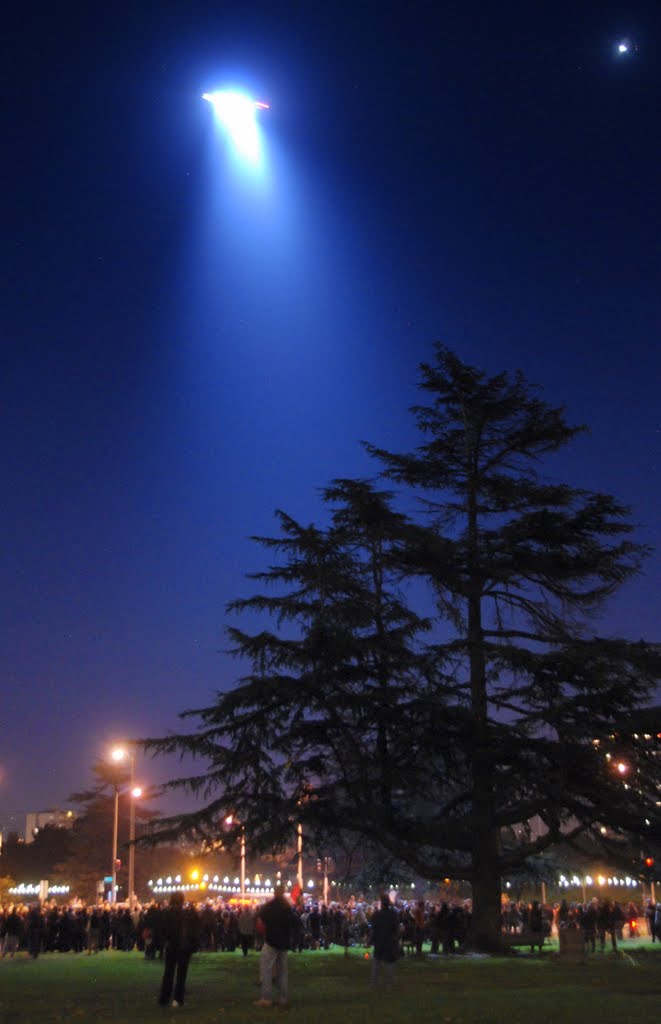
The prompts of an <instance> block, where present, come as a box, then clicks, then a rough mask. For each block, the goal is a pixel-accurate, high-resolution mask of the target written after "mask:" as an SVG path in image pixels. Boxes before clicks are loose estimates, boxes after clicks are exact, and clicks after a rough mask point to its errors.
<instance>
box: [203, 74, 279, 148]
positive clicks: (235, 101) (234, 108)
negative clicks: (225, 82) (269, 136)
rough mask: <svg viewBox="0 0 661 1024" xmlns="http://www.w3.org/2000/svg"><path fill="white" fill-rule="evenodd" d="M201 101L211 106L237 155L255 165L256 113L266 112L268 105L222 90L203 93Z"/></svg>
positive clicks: (256, 142)
mask: <svg viewBox="0 0 661 1024" xmlns="http://www.w3.org/2000/svg"><path fill="white" fill-rule="evenodd" d="M202 99H203V100H207V102H209V103H210V104H211V105H212V107H213V109H214V111H215V114H216V117H217V118H218V120H219V121H220V123H221V124H222V126H223V128H224V130H225V132H226V133H227V135H228V137H229V139H230V141H231V143H232V145H233V147H234V149H235V150H236V151H237V153H238V154H239V155H240V156H242V157H244V159H246V160H249V161H250V162H251V163H255V162H256V161H257V160H258V159H259V155H260V141H259V126H258V124H257V111H258V110H268V103H261V102H255V100H253V99H251V98H250V97H249V96H246V95H244V94H243V93H240V92H232V91H229V90H224V89H221V90H219V91H218V92H205V93H204V94H203V95H202Z"/></svg>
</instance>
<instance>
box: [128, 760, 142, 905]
mask: <svg viewBox="0 0 661 1024" xmlns="http://www.w3.org/2000/svg"><path fill="white" fill-rule="evenodd" d="M131 768H133V762H132V761H131ZM131 774H132V772H131ZM141 796H142V789H141V788H140V786H134V787H133V788H132V789H131V804H130V813H129V909H130V910H133V907H134V905H135V802H136V800H139V799H140V797H141Z"/></svg>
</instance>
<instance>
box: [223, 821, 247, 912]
mask: <svg viewBox="0 0 661 1024" xmlns="http://www.w3.org/2000/svg"><path fill="white" fill-rule="evenodd" d="M234 820H235V819H234V815H232V814H230V815H228V816H227V818H225V824H226V825H231V824H232V823H233V822H234ZM238 824H241V823H240V822H238ZM240 850H241V899H244V898H245V895H246V830H245V828H244V827H243V825H241V846H240Z"/></svg>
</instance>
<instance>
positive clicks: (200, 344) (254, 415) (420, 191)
mask: <svg viewBox="0 0 661 1024" xmlns="http://www.w3.org/2000/svg"><path fill="white" fill-rule="evenodd" d="M10 7H11V9H10V10H9V11H5V12H4V15H3V20H4V25H3V29H2V33H1V35H2V42H1V43H0V46H1V47H2V50H3V53H2V61H1V62H0V64H1V66H2V68H3V70H2V72H0V74H1V75H2V77H3V82H2V108H3V121H2V125H3V126H2V146H1V148H0V162H1V166H2V218H1V221H0V223H1V233H0V239H1V244H2V257H1V284H0V289H1V295H0V299H1V302H0V330H1V338H2V350H1V352H2V363H1V365H2V385H3V386H2V411H1V414H0V415H1V423H2V427H1V430H2V433H1V437H2V443H1V446H0V459H1V466H2V500H1V504H0V535H1V544H2V575H1V584H0V585H1V587H2V595H1V606H0V607H1V620H0V659H1V661H0V672H1V675H0V679H1V681H2V682H1V687H2V701H1V705H0V707H1V719H0V720H1V723H2V730H1V734H0V814H7V813H22V812H25V811H28V810H36V809H40V808H45V807H48V806H52V805H58V804H62V803H64V801H65V800H66V797H67V796H68V794H69V793H70V792H71V791H72V790H74V789H76V788H80V787H81V786H82V785H85V784H86V783H87V782H88V781H89V779H90V766H91V763H92V761H93V760H94V758H95V757H96V756H97V755H101V754H103V753H104V751H105V750H106V748H107V744H108V742H109V741H111V740H113V739H118V738H122V737H127V736H128V737H131V736H140V735H159V734H163V733H165V732H167V731H169V730H171V729H173V728H176V727H177V724H178V723H177V718H176V716H177V713H178V712H179V711H181V710H182V709H184V708H186V707H191V706H194V707H195V706H204V705H205V704H207V703H209V702H210V700H211V698H212V695H213V693H214V691H215V690H217V689H223V688H226V687H228V686H230V685H231V684H232V682H233V680H235V679H236V675H237V671H238V669H237V666H236V665H235V664H234V663H233V662H232V661H231V660H229V659H228V658H227V657H226V656H225V655H223V654H222V653H220V652H221V650H222V648H223V646H224V644H225V639H224V636H223V624H224V622H226V621H227V620H226V618H225V613H224V607H225V603H226V602H227V601H228V600H230V599H232V598H235V597H238V596H240V595H244V594H247V593H248V592H249V587H250V585H249V584H248V583H247V582H246V581H245V579H244V576H245V573H246V572H248V571H250V570H254V569H256V568H259V567H260V566H261V564H262V562H261V559H262V557H263V556H262V553H261V551H260V550H259V549H258V548H257V547H256V546H255V545H254V544H252V543H251V542H250V541H249V540H248V537H249V535H250V534H253V533H262V534H263V533H270V532H272V530H273V529H274V521H273V510H274V509H275V508H277V507H280V508H284V509H286V510H287V511H288V512H290V513H291V514H293V515H294V516H296V517H299V518H301V519H303V520H305V521H308V520H312V519H318V518H319V516H320V513H321V510H320V503H319V497H318V488H319V487H321V486H322V485H323V484H325V483H326V482H327V481H328V480H330V479H331V478H333V477H335V476H340V475H342V476H349V475H357V474H363V475H365V474H370V473H373V472H374V471H375V468H376V467H375V466H374V465H373V464H371V463H370V461H369V460H368V459H367V456H366V455H365V454H364V452H363V451H362V449H361V448H360V445H359V441H360V440H361V439H365V440H370V441H372V442H374V443H377V444H380V445H383V446H390V447H393V448H396V449H406V448H407V447H409V446H411V445H412V444H413V443H415V440H416V435H415V431H414V428H413V424H412V421H411V418H410V416H409V414H408V412H407V409H408V407H409V406H410V405H411V404H412V403H413V402H414V401H416V400H417V395H416V391H415V382H416V379H417V365H418V363H419V362H420V361H421V360H422V359H425V358H430V356H431V351H432V349H431V346H432V343H433V341H434V340H442V341H443V342H444V343H446V344H447V345H449V346H450V347H452V348H454V349H456V351H457V352H458V353H459V355H460V356H461V357H462V358H464V359H465V360H467V361H469V362H472V363H475V364H477V365H480V366H482V367H484V368H485V369H487V370H488V371H490V372H497V371H500V370H502V369H515V368H521V369H523V370H524V372H525V373H526V375H527V376H528V377H529V378H530V379H531V380H532V381H534V382H536V383H539V384H540V385H542V387H543V389H544V395H545V397H546V398H547V400H549V401H551V402H554V403H565V404H566V405H567V406H568V409H569V413H570V419H571V420H572V421H575V422H585V423H587V424H589V426H590V427H591V428H592V429H591V433H590V434H589V435H587V436H585V437H583V438H581V439H580V441H579V442H578V443H577V444H575V445H574V446H573V448H572V450H571V452H569V453H567V454H566V455H563V456H562V457H559V458H557V459H556V460H555V461H554V463H553V465H552V466H551V467H549V468H550V469H552V470H553V471H556V470H557V471H558V472H559V473H561V474H562V475H563V476H564V477H565V478H566V479H568V480H569V481H570V482H571V483H574V484H585V485H586V486H589V487H593V488H598V489H603V490H608V491H612V492H614V493H615V494H616V496H617V497H618V498H620V499H621V500H623V501H625V502H627V503H629V504H631V505H632V506H633V509H634V518H635V520H636V521H637V522H639V523H640V524H641V528H640V533H639V536H640V538H641V539H643V540H645V541H647V542H649V543H651V544H658V542H659V541H660V540H661V536H660V535H661V529H660V527H659V509H660V508H661V478H660V473H659V465H660V458H661V410H660V408H659V387H660V383H661V375H660V373H659V371H660V368H661V365H660V364H661V359H660V349H659V328H660V320H661V287H660V284H661V280H660V277H661V275H660V270H661V190H660V189H659V168H660V166H661V144H660V141H659V140H660V133H661V7H660V6H659V4H658V3H655V2H650V3H648V4H642V3H639V4H637V3H635V2H629V3H624V2H623V3H621V4H609V3H604V2H595V3H591V2H582V3H580V4H573V3H572V4H569V3H553V4H547V3H545V4H542V3H535V2H530V0H527V2H521V3H515V2H511V3H505V4H495V3H491V2H485V3H471V2H466V3H462V4H444V3H442V2H441V0H438V2H432V0H430V2H429V3H415V2H411V0H409V2H394V0H393V2H390V3H389V2H385V0H382V2H381V3H373V2H371V0H356V2H355V3H349V2H346V3H338V4H330V3H324V2H323V0H321V2H319V3H309V2H307V3H300V4H298V3H293V2H292V3H278V2H277V0H272V2H271V3H268V4H266V3H259V2H257V3H250V4H245V3H231V2H228V3H207V4H201V3H195V2H192V0H188V2H185V3H183V2H181V3H167V2H161V3H153V4H152V3H150V2H144V0H139V2H133V3H131V4H124V3H121V2H120V3H117V2H113V3H109V2H108V3H106V2H101V0H99V2H94V3H82V2H80V0H78V2H77V3H66V2H65V3H57V4H46V3H41V4H31V3H30V2H29V0H28V2H24V3H21V4H17V3H15V4H12V5H10ZM621 39H626V40H627V41H628V43H627V45H628V46H629V49H628V51H627V53H626V54H623V55H618V53H617V44H618V43H619V41H620V40H621ZM226 84H234V85H241V86H243V87H245V88H246V89H247V90H248V91H249V92H250V93H251V94H252V95H253V96H254V97H255V98H257V99H263V100H265V101H267V102H268V103H270V105H271V107H270V110H268V111H264V112H263V113H262V114H260V125H261V128H262V131H263V138H264V154H265V160H266V161H267V168H266V171H265V172H264V175H263V177H262V178H260V180H257V176H256V175H255V174H254V173H253V172H250V173H249V172H248V171H245V173H244V169H242V167H241V166H240V165H239V164H238V163H237V162H236V160H235V159H234V158H233V156H232V154H231V152H230V151H229V150H228V148H227V146H226V144H225V143H224V142H223V139H222V138H221V136H220V135H219V132H218V128H217V125H216V124H215V122H214V118H213V112H212V110H211V108H210V106H209V104H206V103H204V102H203V101H202V99H201V94H202V93H203V92H205V91H208V90H213V89H216V88H220V87H222V86H223V85H226ZM660 576H661V560H660V559H659V556H658V555H657V556H655V557H654V558H652V559H651V561H650V562H649V563H648V565H647V571H646V575H645V576H644V577H643V578H641V579H640V580H639V581H637V582H636V583H634V584H632V585H630V586H628V587H627V589H626V590H625V591H624V592H623V593H622V594H621V596H620V597H619V598H618V600H617V601H616V602H615V603H614V604H613V605H612V606H611V608H610V610H609V613H608V615H607V617H606V619H605V621H604V622H603V623H602V624H601V628H602V629H603V630H606V631H609V632H614V633H620V634H624V635H628V636H631V637H634V638H638V637H639V636H641V635H642V636H647V637H648V638H650V639H654V638H656V639H658V638H659V628H658V601H659V582H660ZM163 771H164V766H163V765H161V764H159V763H157V764H156V765H154V764H152V763H151V762H146V763H144V764H141V765H140V766H139V772H140V774H141V778H142V779H143V780H144V781H145V782H148V781H150V779H154V778H156V777H162V776H163ZM166 774H167V772H166Z"/></svg>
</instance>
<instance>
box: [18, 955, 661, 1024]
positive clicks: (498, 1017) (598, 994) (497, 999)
mask: <svg viewBox="0 0 661 1024" xmlns="http://www.w3.org/2000/svg"><path fill="white" fill-rule="evenodd" d="M289 963H290V967H289V979H290V1007H289V1009H288V1010H280V1009H273V1010H271V1009H266V1010H264V1009H260V1008H258V1007H255V1006H253V1000H254V999H256V998H257V997H258V995H259V989H258V986H257V971H258V957H257V955H256V954H254V953H251V954H250V955H249V956H248V958H247V959H244V958H243V957H242V956H241V955H240V954H239V953H236V954H228V953H225V954H223V953H220V954H218V953H216V954H213V953H204V954H198V955H197V956H196V957H194V959H193V963H192V965H191V970H190V974H189V984H188V991H187V997H186V1005H185V1006H184V1007H180V1008H178V1009H171V1008H167V1009H164V1008H161V1007H158V1006H157V1005H156V993H157V990H158V986H159V982H160V977H161V971H162V965H161V963H160V962H158V961H156V962H149V961H146V960H145V959H144V957H143V956H141V955H140V954H139V953H138V952H133V953H118V952H114V951H110V952H104V953H100V954H99V955H97V956H87V955H85V954H77V955H76V954H69V953H63V954H59V953H53V954H49V955H47V956H43V957H40V958H39V959H38V960H36V961H31V960H28V959H27V958H26V956H25V955H24V954H21V955H17V957H16V958H15V959H14V960H3V961H0V1024H53V1022H62V1024H64V1022H67V1024H69V1022H70V1024H84V1022H87V1021H89V1022H94V1024H106V1022H113V1024H124V1022H126V1024H141V1022H143V1021H157V1022H168V1024H169V1022H170V1021H175V1020H181V1021H186V1022H187V1024H188V1022H189V1024H203V1022H204V1024H248V1022H252V1021H259V1020H263V1021H264V1022H265V1024H270V1022H272V1021H278V1020H279V1021H280V1022H281V1024H282V1022H283V1021H284V1020H285V1019H287V1018H289V1019H290V1020H291V1021H292V1024H293V1022H294V1021H296V1022H297V1024H345V1022H347V1021H349V1022H351V1021H361V1022H363V1021H364V1022H366V1024H372V1022H373V1024H396V1022H397V1024H399V1022H402V1021H409V1020H410V1021H412V1022H415V1024H427V1022H429V1024H431V1022H434V1024H501V1022H502V1024H556V1022H557V1024H591V1022H593V1021H594V1022H595V1024H651V1022H652V1021H654V1020H659V1019H661V947H660V946H659V945H656V946H655V947H653V946H652V945H651V944H650V943H644V942H636V943H635V944H634V943H626V944H625V946H624V951H623V952H621V953H618V954H613V953H606V954H599V953H597V954H596V955H595V956H592V957H590V958H588V960H587V962H586V963H567V962H564V961H563V960H561V959H560V958H559V957H558V955H557V953H556V952H555V951H554V949H553V947H549V949H548V950H547V951H545V952H544V953H543V954H542V955H541V956H539V955H534V956H530V955H529V954H527V953H522V954H521V955H518V956H514V957H510V958H500V957H493V958H491V957H453V958H451V959H444V958H439V959H427V958H424V959H421V960H417V959H415V958H410V959H409V958H407V959H406V960H402V961H400V962H399V964H398V965H397V971H396V975H395V983H394V985H393V988H392V991H390V992H381V991H378V992H374V991H373V990H371V989H370V986H369V977H370V967H371V962H370V960H368V959H366V958H365V950H358V949H352V950H350V953H349V955H348V956H346V957H345V956H344V955H343V953H342V952H341V951H331V952H321V951H318V952H306V953H300V954H292V955H290V957H289Z"/></svg>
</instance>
